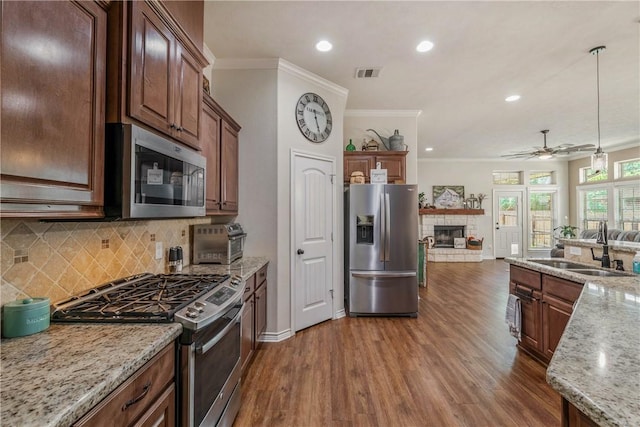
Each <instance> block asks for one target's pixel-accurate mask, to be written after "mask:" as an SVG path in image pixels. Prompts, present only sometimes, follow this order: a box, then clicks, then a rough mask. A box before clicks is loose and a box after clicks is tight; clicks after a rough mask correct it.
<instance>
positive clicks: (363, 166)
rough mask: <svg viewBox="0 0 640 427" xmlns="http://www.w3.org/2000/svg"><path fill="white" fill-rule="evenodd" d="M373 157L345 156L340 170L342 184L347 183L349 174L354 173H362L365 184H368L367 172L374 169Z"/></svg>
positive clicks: (361, 155) (365, 155) (364, 155)
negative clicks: (342, 172)
mask: <svg viewBox="0 0 640 427" xmlns="http://www.w3.org/2000/svg"><path fill="white" fill-rule="evenodd" d="M373 160H374V159H373V157H372V156H371V155H367V154H359V153H358V154H351V153H349V154H347V153H346V152H345V155H344V164H343V165H342V169H343V171H344V182H349V181H350V178H351V174H352V173H353V172H355V171H360V172H362V173H364V179H365V182H369V170H370V169H373V168H374V167H375V163H374V162H373Z"/></svg>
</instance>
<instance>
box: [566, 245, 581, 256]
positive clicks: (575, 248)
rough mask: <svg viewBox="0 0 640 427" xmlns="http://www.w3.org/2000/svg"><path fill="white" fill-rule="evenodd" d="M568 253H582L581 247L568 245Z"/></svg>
mask: <svg viewBox="0 0 640 427" xmlns="http://www.w3.org/2000/svg"><path fill="white" fill-rule="evenodd" d="M569 253H570V254H571V255H582V249H580V248H579V247H578V246H569Z"/></svg>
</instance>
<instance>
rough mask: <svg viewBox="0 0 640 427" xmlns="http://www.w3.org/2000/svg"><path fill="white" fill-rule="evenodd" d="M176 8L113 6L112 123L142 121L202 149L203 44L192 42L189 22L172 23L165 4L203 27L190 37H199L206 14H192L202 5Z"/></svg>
mask: <svg viewBox="0 0 640 427" xmlns="http://www.w3.org/2000/svg"><path fill="white" fill-rule="evenodd" d="M173 3H177V4H176V5H174V4H173ZM173 3H172V2H169V3H160V2H157V1H134V2H130V3H120V2H115V3H113V5H112V8H111V11H110V12H109V18H110V23H109V25H110V30H111V28H113V31H110V35H111V36H110V39H109V41H110V43H109V56H110V58H112V59H113V64H112V65H110V67H109V73H108V78H109V81H110V82H112V83H114V84H112V85H110V86H109V87H108V96H107V101H108V105H107V122H129V121H131V120H133V121H137V122H139V123H142V124H145V125H147V126H150V127H152V128H154V129H156V130H157V131H159V132H162V133H164V134H165V135H168V136H170V137H172V138H174V139H176V140H178V141H180V142H182V143H184V144H186V145H188V146H190V147H192V148H194V149H197V150H200V149H201V148H202V147H201V135H200V131H201V123H200V121H201V114H202V69H203V68H204V66H205V65H206V63H207V62H206V59H205V58H204V55H203V54H202V52H201V50H200V48H199V47H198V46H201V45H202V43H200V45H196V44H195V43H194V42H193V41H192V40H191V39H190V37H189V36H188V33H187V32H186V31H185V30H184V28H183V25H184V23H183V25H180V23H178V22H177V21H176V20H175V19H173V18H172V16H171V15H170V13H169V11H168V9H167V8H166V7H165V4H170V5H171V9H177V11H181V12H182V13H181V15H180V16H181V17H182V20H183V21H185V20H186V21H188V22H193V25H194V26H195V27H198V25H199V28H191V31H190V33H193V34H200V37H201V33H202V25H203V24H202V15H200V20H199V21H198V20H197V19H194V18H193V16H194V15H195V14H194V13H193V10H196V9H198V8H200V9H201V8H202V5H201V2H173ZM177 11H176V13H178V12H177ZM189 12H190V13H189ZM127 22H130V26H128V25H126V23H127ZM127 57H128V61H127V60H126V59H127ZM127 64H128V66H127ZM127 81H128V84H127Z"/></svg>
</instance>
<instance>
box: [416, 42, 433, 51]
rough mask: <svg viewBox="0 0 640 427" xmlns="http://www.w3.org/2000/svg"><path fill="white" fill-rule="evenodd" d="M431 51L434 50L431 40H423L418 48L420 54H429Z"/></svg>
mask: <svg viewBox="0 0 640 427" xmlns="http://www.w3.org/2000/svg"><path fill="white" fill-rule="evenodd" d="M431 49H433V43H431V42H430V41H429V40H423V41H421V42H420V43H418V46H416V50H417V51H418V52H429V51H430V50H431Z"/></svg>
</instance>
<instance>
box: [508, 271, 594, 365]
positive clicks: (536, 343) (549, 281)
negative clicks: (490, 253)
mask: <svg viewBox="0 0 640 427" xmlns="http://www.w3.org/2000/svg"><path fill="white" fill-rule="evenodd" d="M510 272H511V274H510V280H509V292H510V293H511V294H513V295H516V296H517V297H518V298H520V306H521V312H522V321H521V340H520V343H519V347H520V348H522V349H523V350H525V351H526V352H528V353H529V354H531V355H532V356H534V357H535V358H537V359H539V360H540V361H542V362H543V363H545V364H547V363H549V362H550V361H551V357H552V356H553V352H554V351H555V349H556V347H557V346H558V343H559V342H560V338H561V337H562V333H563V332H564V328H565V327H566V326H567V323H568V322H569V318H570V317H571V313H573V303H574V302H575V301H576V300H577V299H578V297H579V296H580V292H582V285H581V284H580V283H576V282H572V281H569V280H565V279H560V278H558V277H555V276H551V275H548V274H542V273H539V272H537V271H533V270H528V269H526V268H522V267H518V266H514V265H512V266H511V269H510Z"/></svg>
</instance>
